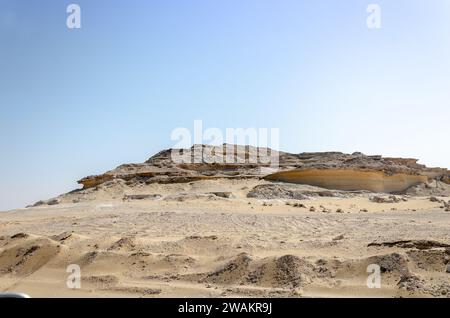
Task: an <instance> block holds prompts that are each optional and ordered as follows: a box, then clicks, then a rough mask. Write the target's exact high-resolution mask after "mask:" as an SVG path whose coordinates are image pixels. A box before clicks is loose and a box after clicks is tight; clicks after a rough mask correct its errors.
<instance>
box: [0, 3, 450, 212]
mask: <svg viewBox="0 0 450 318" xmlns="http://www.w3.org/2000/svg"><path fill="white" fill-rule="evenodd" d="M70 3H77V4H79V5H80V7H81V29H68V28H67V26H66V18H67V16H68V13H66V7H67V6H68V5H69V4H70ZM371 3H376V4H379V5H380V7H381V10H382V11H381V13H382V15H381V29H369V28H368V27H367V25H366V19H367V17H368V15H369V14H368V13H367V12H366V8H367V6H368V5H369V4H371ZM449 107H450V1H448V0H430V1H422V0H396V1H377V0H370V1H363V0H347V1H341V0H315V1H309V0H308V1H306V0H305V1H300V0H276V1H275V0H245V1H243V0H226V1H225V0H220V1H219V0H217V1H211V0H195V1H193V0H178V1H176V0H168V1H156V0H151V1H148V0H145V1H144V0H141V1H138V0H134V1H124V0H120V1H119V0H116V1H110V0H108V1H107V0H96V1H92V0H90V1H88V0H73V1H62V0H53V1H51V0H40V1H31V0H29V1H25V0H0V149H1V157H0V175H1V178H0V210H6V209H11V208H19V207H23V206H25V205H26V204H30V203H33V202H35V201H37V200H40V199H47V198H50V197H53V196H56V195H58V194H60V193H63V192H66V191H69V190H72V189H74V188H76V187H77V184H76V180H78V179H80V178H82V177H83V176H86V175H90V174H97V173H101V172H104V171H106V170H110V169H112V168H114V167H115V166H117V165H119V164H122V163H128V162H142V161H144V160H146V159H147V158H148V157H150V156H151V155H152V154H154V153H155V152H157V151H159V150H161V149H163V148H169V147H171V146H172V145H174V143H175V142H174V141H172V140H171V139H170V135H171V132H172V131H173V129H175V128H177V127H186V128H189V129H193V123H194V120H196V119H200V120H202V121H203V125H204V127H205V128H208V127H217V128H220V129H225V128H227V127H230V128H238V127H241V128H249V127H255V128H272V127H274V128H279V129H280V148H281V149H282V150H284V151H290V152H296V153H298V152H303V151H330V150H336V151H343V152H354V151H361V152H364V153H366V154H382V155H385V156H402V157H415V158H420V162H421V163H424V164H427V165H431V166H443V167H449V168H450V147H449V146H448V144H449V136H450V123H449V120H450V108H449Z"/></svg>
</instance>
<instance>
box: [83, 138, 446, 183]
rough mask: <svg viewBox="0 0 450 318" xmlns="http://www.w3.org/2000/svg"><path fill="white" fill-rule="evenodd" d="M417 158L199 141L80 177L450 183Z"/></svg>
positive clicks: (439, 171) (96, 179) (135, 180)
mask: <svg viewBox="0 0 450 318" xmlns="http://www.w3.org/2000/svg"><path fill="white" fill-rule="evenodd" d="M174 153H175V154H178V153H181V154H183V155H184V161H183V162H179V163H177V162H174V160H173V156H172V155H173V154H174ZM263 155H264V156H266V157H265V158H264V159H267V158H272V159H273V158H276V162H275V164H274V161H272V162H267V160H262V159H263ZM224 158H228V159H224ZM417 161H418V160H417V159H410V158H390V157H382V156H379V155H376V156H368V155H364V154H362V153H359V152H355V153H353V154H345V153H341V152H314V153H299V154H293V153H287V152H278V151H274V150H271V149H267V148H255V147H251V146H236V145H223V146H209V145H195V146H193V147H192V148H191V149H179V150H173V149H168V150H164V151H161V152H159V153H158V154H156V155H154V156H153V157H151V158H150V159H148V160H147V161H146V162H144V163H138V164H124V165H121V166H119V167H117V168H116V169H114V170H111V171H108V172H105V173H104V174H101V175H95V176H88V177H85V178H83V179H81V180H79V181H78V182H79V183H80V184H82V185H83V187H84V189H89V188H93V187H97V186H99V185H101V184H103V183H105V182H108V181H112V180H123V181H124V182H126V183H127V185H133V184H139V183H141V184H142V183H144V184H152V183H185V182H192V181H197V180H205V179H218V178H229V179H243V178H255V179H266V180H269V181H280V182H287V183H299V184H307V185H312V186H319V187H322V188H327V189H334V190H368V191H373V192H401V191H405V190H407V189H408V188H410V187H412V186H416V185H419V184H426V183H427V182H429V181H432V180H437V181H441V182H444V183H447V184H448V183H449V180H450V177H449V176H450V172H449V170H447V169H443V168H428V167H426V166H424V165H421V164H418V163H417Z"/></svg>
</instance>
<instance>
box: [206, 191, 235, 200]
mask: <svg viewBox="0 0 450 318" xmlns="http://www.w3.org/2000/svg"><path fill="white" fill-rule="evenodd" d="M210 193H211V194H214V195H215V196H217V197H220V198H225V199H230V198H232V197H233V194H232V193H231V192H223V191H219V192H210Z"/></svg>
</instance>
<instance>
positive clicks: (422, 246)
mask: <svg viewBox="0 0 450 318" xmlns="http://www.w3.org/2000/svg"><path fill="white" fill-rule="evenodd" d="M367 246H368V247H370V246H387V247H394V246H395V247H400V248H417V249H419V250H426V249H430V248H436V247H447V248H448V247H450V245H449V244H446V243H441V242H436V241H429V240H406V241H393V242H381V243H376V242H374V243H370V244H369V245H367Z"/></svg>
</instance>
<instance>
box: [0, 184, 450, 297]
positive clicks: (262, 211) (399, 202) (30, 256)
mask: <svg viewBox="0 0 450 318" xmlns="http://www.w3.org/2000/svg"><path fill="white" fill-rule="evenodd" d="M124 179H125V178H124ZM124 179H122V178H113V179H111V180H108V181H106V182H102V183H99V184H96V185H95V186H93V187H87V188H85V189H83V190H77V191H74V192H71V193H68V194H64V195H61V196H60V197H58V198H55V199H52V200H48V201H43V202H39V203H38V204H36V205H35V206H31V207H28V208H24V209H18V210H13V211H6V212H1V213H0V291H10V292H22V293H27V294H29V295H30V296H31V297H110V296H115V297H450V263H449V259H450V212H449V211H448V210H449V209H448V202H449V200H450V197H449V193H450V185H448V184H446V183H444V182H435V181H430V182H429V183H426V184H419V185H417V186H415V188H414V189H410V191H409V192H405V193H397V194H389V193H373V192H370V191H366V190H361V191H341V190H330V189H324V188H319V187H315V186H310V185H304V184H288V183H283V182H271V181H267V180H264V178H256V177H254V178H247V177H241V178H238V177H237V178H227V177H223V176H217V178H213V179H208V178H206V179H199V180H197V179H196V180H187V181H186V182H168V183H161V182H141V181H142V180H141V181H139V182H137V181H136V180H133V182H130V181H129V180H128V181H126V180H124ZM436 193H437V195H436ZM70 264H77V265H78V266H79V267H80V268H81V288H78V289H72V288H68V286H67V284H66V280H67V278H68V277H69V275H70V273H68V272H67V271H66V270H67V267H68V266H69V265H70ZM370 264H377V265H379V267H380V269H381V288H369V287H368V286H367V279H368V277H369V275H370V273H368V272H367V267H368V265H370Z"/></svg>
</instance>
